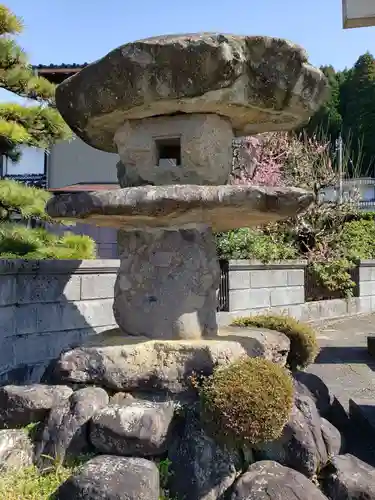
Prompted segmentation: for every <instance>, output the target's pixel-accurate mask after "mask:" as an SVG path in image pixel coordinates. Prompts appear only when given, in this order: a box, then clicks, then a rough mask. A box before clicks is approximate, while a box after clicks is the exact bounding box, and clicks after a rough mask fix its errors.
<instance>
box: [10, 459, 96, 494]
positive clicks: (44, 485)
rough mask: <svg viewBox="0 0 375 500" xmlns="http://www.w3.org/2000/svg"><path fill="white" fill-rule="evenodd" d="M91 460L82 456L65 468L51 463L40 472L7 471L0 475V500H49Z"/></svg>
mask: <svg viewBox="0 0 375 500" xmlns="http://www.w3.org/2000/svg"><path fill="white" fill-rule="evenodd" d="M91 458H93V455H92V454H88V455H83V456H81V457H78V458H77V459H75V460H74V461H72V462H70V463H69V464H67V465H66V466H63V465H58V464H57V463H54V462H53V461H52V462H51V467H48V469H46V470H44V471H41V470H40V469H38V467H36V466H31V467H26V468H24V469H17V470H8V471H5V472H2V473H1V474H0V499H1V500H50V497H51V495H52V494H53V493H54V492H55V491H56V490H57V488H58V487H59V486H60V484H62V483H63V482H64V481H66V480H67V479H68V478H69V477H70V476H71V475H72V474H74V473H75V472H76V471H77V470H78V469H79V468H80V467H81V466H82V465H83V464H84V463H86V462H87V461H88V460H90V459H91Z"/></svg>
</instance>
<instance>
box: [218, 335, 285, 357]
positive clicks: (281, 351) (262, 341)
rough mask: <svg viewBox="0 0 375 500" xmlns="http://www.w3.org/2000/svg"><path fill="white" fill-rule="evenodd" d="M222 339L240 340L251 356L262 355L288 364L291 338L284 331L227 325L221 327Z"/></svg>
mask: <svg viewBox="0 0 375 500" xmlns="http://www.w3.org/2000/svg"><path fill="white" fill-rule="evenodd" d="M218 335H219V337H220V338H221V339H222V340H231V341H232V342H233V341H236V342H239V343H240V344H241V345H242V346H243V347H244V348H245V349H246V352H247V353H248V354H249V356H260V357H262V358H265V359H268V360H269V361H273V362H274V363H277V364H279V365H281V366H285V365H286V361H287V357H288V354H289V350H290V340H289V338H288V337H287V336H286V335H284V334H283V333H280V332H277V331H276V330H268V329H267V328H251V327H246V328H244V327H238V326H225V327H221V328H220V329H219V333H218Z"/></svg>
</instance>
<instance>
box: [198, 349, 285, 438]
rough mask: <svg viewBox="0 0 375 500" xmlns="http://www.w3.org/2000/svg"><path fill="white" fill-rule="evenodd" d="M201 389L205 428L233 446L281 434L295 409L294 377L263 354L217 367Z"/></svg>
mask: <svg viewBox="0 0 375 500" xmlns="http://www.w3.org/2000/svg"><path fill="white" fill-rule="evenodd" d="M199 392H200V399H201V411H202V422H203V425H204V426H205V428H206V431H207V432H208V433H209V434H210V435H212V436H213V437H214V438H215V439H216V440H217V441H218V442H222V443H225V444H226V445H228V446H230V447H236V446H242V445H254V444H256V443H259V442H264V441H272V440H274V439H276V438H278V437H279V436H280V435H281V433H282V430H283V428H284V426H285V424H286V423H287V422H288V420H289V416H290V413H291V411H292V405H293V383H292V379H291V377H290V376H289V374H288V372H287V371H286V370H285V369H284V368H282V367H281V366H279V365H277V364H275V363H272V362H270V361H267V360H265V359H263V358H247V359H245V360H241V361H238V362H236V363H233V364H231V365H230V366H229V367H226V368H220V369H217V370H216V371H215V372H214V374H213V375H212V376H210V377H207V378H206V379H204V380H203V383H202V386H201V387H200V389H199Z"/></svg>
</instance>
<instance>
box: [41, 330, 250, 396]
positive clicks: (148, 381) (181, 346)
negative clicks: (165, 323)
mask: <svg viewBox="0 0 375 500" xmlns="http://www.w3.org/2000/svg"><path fill="white" fill-rule="evenodd" d="M134 341H135V339H133V342H134ZM118 342H119V343H118V344H117V345H109V346H102V347H101V346H98V347H94V346H93V347H83V348H77V349H73V350H72V351H68V352H66V353H63V354H62V355H61V356H60V358H59V359H58V360H57V361H56V362H54V364H53V366H51V367H50V368H49V369H48V378H49V379H50V380H55V381H59V382H60V383H62V382H66V383H73V384H95V385H100V386H103V387H107V388H109V389H114V390H115V391H125V392H126V391H128V392H131V391H133V390H140V391H142V390H143V391H147V392H149V391H161V392H164V393H166V394H192V395H194V394H195V391H192V389H191V384H190V381H189V377H190V376H191V375H192V374H193V373H198V374H200V373H202V374H205V375H210V374H212V372H213V370H214V368H215V367H216V366H227V365H229V364H230V363H231V362H233V361H236V360H238V359H241V358H242V357H244V356H246V351H245V350H244V348H243V347H242V346H241V345H240V344H239V343H238V342H225V341H220V340H217V341H210V340H199V341H177V340H176V341H149V342H140V343H138V344H124V342H126V339H125V338H122V339H121V338H120V339H118Z"/></svg>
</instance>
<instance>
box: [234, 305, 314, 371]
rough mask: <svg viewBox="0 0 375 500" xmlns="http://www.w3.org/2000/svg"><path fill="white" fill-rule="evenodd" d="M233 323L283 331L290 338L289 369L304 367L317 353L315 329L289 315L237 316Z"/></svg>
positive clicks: (312, 360) (311, 361)
mask: <svg viewBox="0 0 375 500" xmlns="http://www.w3.org/2000/svg"><path fill="white" fill-rule="evenodd" d="M233 325H234V326H240V327H248V326H251V327H258V328H268V329H270V330H276V331H277V332H280V333H284V334H285V335H286V336H287V337H288V338H289V339H290V351H289V354H288V358H287V365H288V367H289V368H290V369H291V370H297V369H303V368H306V367H307V366H308V365H309V364H311V363H313V362H314V361H315V358H316V356H317V355H318V353H319V346H318V342H317V338H316V333H315V330H314V329H313V328H312V327H311V326H310V325H308V324H306V323H303V322H301V321H298V320H296V319H294V318H292V317H291V316H286V315H285V316H284V315H273V314H269V315H267V314H261V315H258V316H249V317H245V318H238V319H236V320H235V321H234V322H233Z"/></svg>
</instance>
